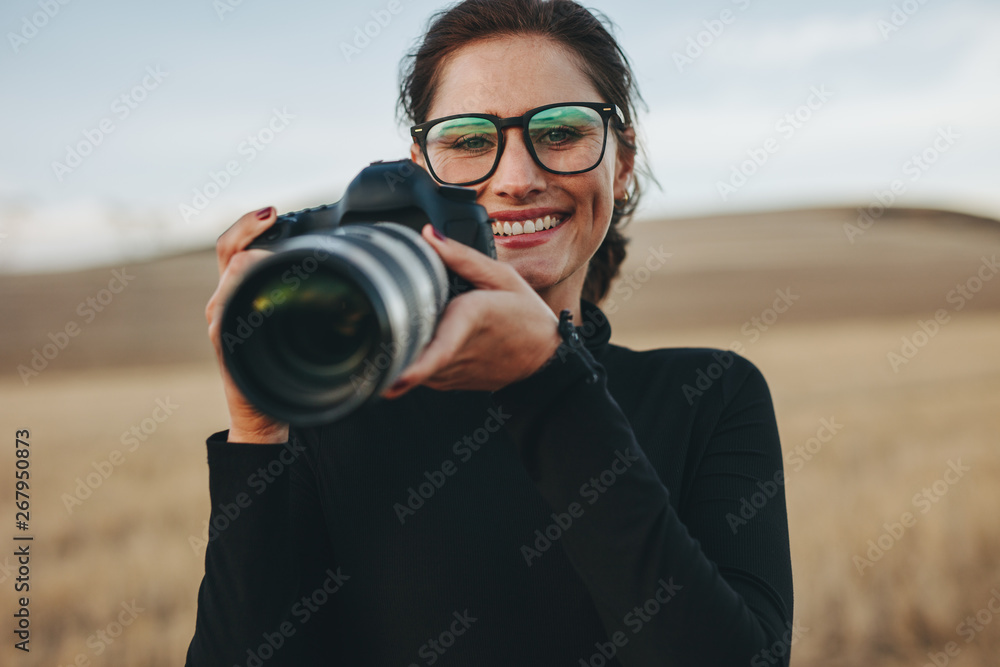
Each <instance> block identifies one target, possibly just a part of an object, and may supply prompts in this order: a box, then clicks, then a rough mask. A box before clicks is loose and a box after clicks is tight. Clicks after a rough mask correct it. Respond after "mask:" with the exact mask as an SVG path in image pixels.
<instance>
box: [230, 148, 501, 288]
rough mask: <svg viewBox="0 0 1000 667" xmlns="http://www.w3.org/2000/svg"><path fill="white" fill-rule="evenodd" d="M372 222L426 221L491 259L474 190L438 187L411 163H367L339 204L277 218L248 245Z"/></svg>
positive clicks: (486, 224) (417, 224) (267, 245)
mask: <svg viewBox="0 0 1000 667" xmlns="http://www.w3.org/2000/svg"><path fill="white" fill-rule="evenodd" d="M376 222H396V223H399V224H401V225H404V226H406V227H409V228H410V229H412V230H414V231H416V232H417V233H419V232H420V230H421V228H422V227H423V226H424V225H425V224H427V223H430V224H432V225H434V227H435V228H436V229H437V230H438V231H440V232H441V233H442V234H444V235H445V236H446V237H447V238H449V239H454V240H455V241H458V242H460V243H464V244H465V245H467V246H470V247H472V248H475V249H476V250H478V251H480V252H481V253H483V254H485V255H488V256H489V257H492V258H493V259H496V256H497V253H496V248H495V247H494V244H493V231H492V230H491V228H490V219H489V215H488V214H487V213H486V209H485V208H483V207H482V206H481V205H479V204H477V203H476V191H475V190H473V189H472V188H460V187H456V186H454V185H439V184H438V183H436V182H435V181H434V179H433V178H431V176H430V174H428V173H427V172H426V171H424V169H423V168H422V167H419V166H418V165H417V164H416V163H415V162H413V160H395V161H392V162H383V161H381V160H378V161H376V162H372V163H371V164H370V165H369V166H368V167H366V168H365V169H363V170H362V171H361V173H359V174H358V175H357V176H355V177H354V180H353V181H351V183H350V185H348V186H347V190H346V191H345V192H344V196H343V197H342V198H341V199H340V201H337V202H334V203H333V204H325V205H323V206H317V207H315V208H307V209H303V210H301V211H295V212H292V213H285V214H283V215H279V216H278V218H277V220H275V221H274V224H273V225H271V226H270V227H269V228H268V229H267V230H266V231H265V232H264V233H263V234H261V235H260V236H258V237H257V238H256V239H254V241H253V242H252V243H251V244H250V245H249V247H250V248H264V249H269V250H270V249H274V247H275V246H276V245H277V244H280V243H281V242H282V241H285V240H287V239H289V238H292V237H295V236H302V235H305V234H329V233H331V232H332V231H333V230H335V229H337V228H338V227H341V226H342V225H349V224H373V223H376ZM457 282H458V284H461V283H462V282H463V281H457ZM461 289H462V290H464V289H467V287H463V288H461Z"/></svg>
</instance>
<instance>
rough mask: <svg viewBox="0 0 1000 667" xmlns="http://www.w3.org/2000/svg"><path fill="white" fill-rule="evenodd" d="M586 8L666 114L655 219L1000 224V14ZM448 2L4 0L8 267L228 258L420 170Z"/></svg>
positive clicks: (654, 130)
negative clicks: (261, 223)
mask: <svg viewBox="0 0 1000 667" xmlns="http://www.w3.org/2000/svg"><path fill="white" fill-rule="evenodd" d="M62 2H65V3H66V4H62ZM589 6H592V7H595V8H597V9H599V10H602V11H604V12H605V13H606V14H607V15H608V16H609V17H610V18H611V19H612V20H613V21H614V22H615V23H616V24H617V26H618V35H619V37H620V39H621V42H622V44H623V45H624V47H625V49H626V51H627V52H628V53H629V55H630V57H631V58H632V60H633V64H634V67H635V69H636V72H637V75H638V78H639V83H640V87H641V89H642V92H643V94H644V96H645V99H646V102H647V106H648V109H647V110H646V111H645V112H644V113H643V114H642V115H641V116H640V118H639V122H640V132H641V134H642V135H643V136H644V138H645V140H646V143H647V148H648V154H649V162H650V164H651V167H652V170H653V172H654V173H655V175H656V177H657V179H658V180H659V182H660V184H661V186H662V190H655V189H651V192H650V196H649V197H648V200H647V201H646V203H645V205H644V207H643V210H642V211H641V217H644V218H655V217H663V216H688V215H701V214H711V213H718V212H737V211H748V210H765V209H770V208H788V207H797V206H825V205H848V206H868V205H870V204H874V203H877V201H878V198H879V197H881V198H883V199H886V198H887V197H888V195H887V194H885V193H886V192H887V191H890V190H891V189H892V187H893V185H894V184H895V185H896V193H895V194H893V195H892V197H893V200H894V201H893V205H895V206H933V207H940V208H952V209H958V210H961V211H967V212H970V213H977V214H985V215H990V216H996V217H1000V188H998V187H997V185H998V181H1000V178H998V177H1000V159H998V157H1000V122H998V119H1000V40H997V39H996V35H997V34H1000V3H998V2H996V1H995V0H904V1H900V0H896V1H893V0H885V1H883V0H844V1H842V2H836V3H834V2H818V1H811V0H718V1H716V2H708V3H687V2H685V3H682V2H658V3H651V2H639V1H637V0H614V1H611V0H596V1H594V2H591V3H589ZM441 7H442V4H441V3H439V2H433V1H430V0H393V1H392V2H390V1H389V0H360V1H358V2H350V3H347V2H343V3H334V2H309V1H307V0H285V1H284V2H278V1H277V0H176V1H175V2H170V3H153V2H135V1H134V0H128V1H126V0H4V2H3V4H2V5H0V32H2V33H3V36H4V38H3V44H0V85H2V90H3V103H2V105H0V114H2V116H0V118H2V121H3V122H2V125H0V127H2V143H0V272H11V271H28V270H41V269H68V268H74V267H77V266H81V265H86V264H92V263H99V262H115V261H121V260H122V259H123V258H124V259H129V258H137V257H142V256H146V255H148V254H152V253H155V252H158V251H163V250H170V249H177V248H183V247H190V246H192V245H197V244H204V243H210V242H211V240H213V239H214V238H215V237H216V236H217V235H218V234H219V233H220V232H221V231H222V230H223V229H225V228H226V227H227V226H228V225H229V224H230V223H231V222H232V221H233V220H235V219H236V218H237V217H239V215H241V214H242V213H243V212H245V211H249V210H253V209H256V208H259V207H262V206H266V205H268V204H274V205H276V206H278V208H279V210H288V209H291V208H299V207H302V206H305V205H315V204H319V203H324V202H328V201H334V200H336V199H337V198H339V196H340V194H341V192H342V190H343V187H344V185H345V184H346V182H347V181H348V180H349V179H350V178H351V177H352V176H353V175H354V174H355V173H356V172H357V171H358V170H359V169H360V168H361V167H363V166H364V165H365V164H367V163H368V162H370V161H371V160H374V159H380V158H381V159H393V158H398V157H403V156H405V155H406V152H407V146H408V143H409V139H408V133H407V131H406V129H405V128H402V127H401V126H399V124H398V123H397V122H396V119H395V114H394V105H395V93H396V86H397V67H398V62H399V59H400V57H401V56H402V55H403V54H404V53H405V52H406V51H407V50H408V49H409V48H410V47H411V45H412V43H413V40H414V39H415V38H416V37H417V36H418V35H419V34H420V33H421V30H422V29H423V27H424V26H425V24H426V21H427V19H428V17H429V16H430V15H431V14H432V13H433V12H434V11H435V10H437V9H439V8H441ZM393 10H394V11H395V13H393ZM366 32H367V34H366ZM227 168H229V170H230V173H226V171H227ZM213 175H214V176H213Z"/></svg>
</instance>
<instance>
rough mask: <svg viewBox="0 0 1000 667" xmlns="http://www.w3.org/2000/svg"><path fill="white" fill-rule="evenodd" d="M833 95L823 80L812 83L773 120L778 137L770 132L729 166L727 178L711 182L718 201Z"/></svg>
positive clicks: (732, 191) (744, 180) (741, 183)
mask: <svg viewBox="0 0 1000 667" xmlns="http://www.w3.org/2000/svg"><path fill="white" fill-rule="evenodd" d="M833 95H834V94H833V93H832V92H831V91H829V90H827V89H826V84H820V86H819V87H816V86H812V87H811V88H810V89H809V95H808V96H807V97H806V101H805V102H804V103H803V104H801V105H799V106H798V107H796V108H795V109H793V110H792V111H789V112H788V113H786V114H785V115H783V116H782V117H781V118H779V119H778V120H777V122H775V124H774V131H775V132H777V133H778V135H780V138H779V137H778V136H770V137H768V138H767V139H765V140H764V142H763V144H762V145H761V146H760V147H759V148H748V149H747V159H746V160H743V161H742V162H740V163H739V164H735V165H733V166H732V167H731V169H730V175H729V179H728V180H726V181H716V182H715V189H716V190H717V191H718V193H719V196H720V197H721V198H722V201H724V202H725V201H729V197H731V196H732V195H734V194H736V193H737V192H738V191H739V190H740V188H742V187H743V186H745V185H746V184H747V183H748V182H749V181H750V179H751V178H753V177H754V175H756V174H757V172H758V171H760V169H761V168H762V167H763V166H764V165H765V164H767V162H768V161H769V160H770V159H771V156H772V155H774V154H775V153H777V152H778V151H779V150H780V149H781V145H782V141H785V142H788V141H790V140H791V139H792V137H794V136H795V134H796V133H797V132H798V131H799V130H801V129H802V128H803V127H805V125H806V123H808V122H809V121H810V120H812V118H813V116H814V115H815V114H816V112H818V111H819V110H820V109H822V108H823V106H824V105H825V104H826V103H827V102H828V101H830V98H831V97H833Z"/></svg>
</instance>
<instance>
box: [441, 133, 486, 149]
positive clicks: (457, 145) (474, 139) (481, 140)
mask: <svg viewBox="0 0 1000 667" xmlns="http://www.w3.org/2000/svg"><path fill="white" fill-rule="evenodd" d="M451 147H452V148H454V149H456V150H460V151H469V152H473V153H478V152H482V151H485V150H489V149H491V148H492V147H493V141H492V139H491V138H490V137H487V136H486V135H483V134H467V135H465V136H464V137H459V138H458V139H456V140H455V141H454V142H452V145H451Z"/></svg>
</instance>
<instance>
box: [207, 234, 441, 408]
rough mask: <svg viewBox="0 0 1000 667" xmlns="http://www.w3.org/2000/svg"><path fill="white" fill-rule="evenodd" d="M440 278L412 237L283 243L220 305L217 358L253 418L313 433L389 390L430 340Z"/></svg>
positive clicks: (429, 253)
mask: <svg viewBox="0 0 1000 667" xmlns="http://www.w3.org/2000/svg"><path fill="white" fill-rule="evenodd" d="M446 300H447V274H446V271H445V269H444V265H443V264H442V263H441V260H440V258H439V257H438V256H437V254H436V253H435V252H434V251H433V249H432V248H430V246H429V245H427V243H426V242H425V241H424V240H423V239H422V238H420V235H419V234H417V233H416V232H414V231H413V230H411V229H409V228H407V227H404V226H402V225H398V224H395V223H379V224H377V225H371V224H352V225H347V226H344V227H341V228H338V229H336V230H334V231H333V232H332V233H331V234H329V235H306V236H301V237H296V238H293V239H291V240H289V241H287V242H285V243H284V244H282V245H280V246H278V247H277V248H276V249H275V253H274V254H273V255H272V256H271V257H268V258H267V259H265V260H263V261H261V262H260V263H259V264H257V265H255V266H254V268H253V269H252V270H251V271H250V272H249V273H248V275H247V276H246V278H245V279H244V280H243V282H242V284H241V285H240V287H239V288H238V289H237V291H236V292H235V293H234V294H233V297H232V298H231V299H230V301H229V303H228V304H227V306H226V311H225V313H224V315H223V325H222V346H223V358H224V359H225V362H226V365H227V367H228V368H229V371H230V374H231V375H232V377H233V379H234V381H235V382H236V384H237V385H238V386H239V387H240V390H241V391H242V392H243V393H244V395H245V396H246V397H247V398H248V399H249V400H250V401H251V402H252V403H254V404H255V405H256V406H257V407H258V408H259V409H260V410H261V411H263V412H265V413H267V414H270V415H271V416H273V417H276V418H278V419H280V420H282V421H289V422H292V423H295V424H301V425H314V424H319V423H324V422H328V421H333V420H335V419H338V418H339V417H342V416H343V415H345V414H347V413H348V412H350V411H351V410H353V409H355V408H357V407H358V406H359V405H360V404H361V403H363V402H364V401H366V400H368V399H369V398H370V397H371V396H373V395H375V394H377V393H378V392H380V391H381V390H383V389H384V388H385V387H386V386H388V385H389V384H391V383H392V382H394V381H395V379H396V378H397V377H398V376H399V375H400V374H401V373H402V371H403V370H404V369H405V368H406V367H407V366H408V365H409V364H410V363H412V361H413V360H414V359H415V358H416V356H417V355H418V354H419V353H420V351H421V350H422V349H423V348H424V346H426V344H427V343H428V342H429V341H430V338H431V336H432V335H433V331H434V326H435V325H436V323H437V319H438V317H439V315H440V312H441V309H442V308H443V306H444V304H445V301H446Z"/></svg>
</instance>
